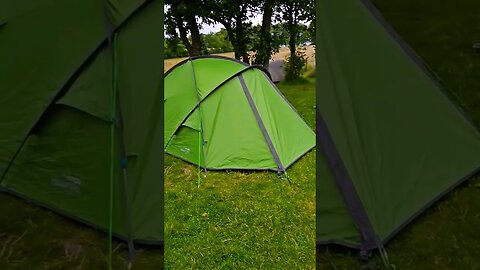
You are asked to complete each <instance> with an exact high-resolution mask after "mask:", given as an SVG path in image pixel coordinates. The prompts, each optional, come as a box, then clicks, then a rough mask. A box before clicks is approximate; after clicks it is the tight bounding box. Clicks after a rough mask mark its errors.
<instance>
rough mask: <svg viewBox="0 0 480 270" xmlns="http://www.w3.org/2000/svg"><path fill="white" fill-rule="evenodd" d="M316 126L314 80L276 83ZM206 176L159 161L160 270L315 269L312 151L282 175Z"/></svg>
mask: <svg viewBox="0 0 480 270" xmlns="http://www.w3.org/2000/svg"><path fill="white" fill-rule="evenodd" d="M279 89H281V91H282V92H283V93H284V94H285V96H286V97H287V99H288V100H290V101H291V103H292V105H294V106H295V107H296V108H297V110H298V111H299V113H300V114H301V115H302V116H303V117H304V118H305V120H306V121H307V123H308V124H310V125H311V126H312V128H314V125H315V109H314V104H315V92H314V91H315V81H314V80H313V79H309V80H307V81H303V82H301V83H296V84H280V85H279ZM288 174H289V177H291V178H292V181H293V183H289V182H288V181H285V180H282V179H280V178H279V177H278V176H277V175H276V174H275V173H273V172H258V171H257V172H247V171H243V172H240V171H230V172H226V171H217V172H214V171H210V172H208V174H207V178H206V179H205V180H204V181H203V183H202V184H201V186H200V188H199V189H198V188H197V187H196V181H197V173H196V167H195V166H193V165H190V164H188V163H185V162H183V161H180V160H178V159H175V158H173V157H171V156H168V155H166V156H165V219H166V220H165V269H314V268H315V255H314V254H315V250H314V246H315V244H314V243H315V150H312V151H311V152H309V153H308V154H307V155H305V156H304V157H302V158H301V159H300V160H299V161H298V162H296V163H295V164H294V165H293V166H292V167H291V168H289V170H288Z"/></svg>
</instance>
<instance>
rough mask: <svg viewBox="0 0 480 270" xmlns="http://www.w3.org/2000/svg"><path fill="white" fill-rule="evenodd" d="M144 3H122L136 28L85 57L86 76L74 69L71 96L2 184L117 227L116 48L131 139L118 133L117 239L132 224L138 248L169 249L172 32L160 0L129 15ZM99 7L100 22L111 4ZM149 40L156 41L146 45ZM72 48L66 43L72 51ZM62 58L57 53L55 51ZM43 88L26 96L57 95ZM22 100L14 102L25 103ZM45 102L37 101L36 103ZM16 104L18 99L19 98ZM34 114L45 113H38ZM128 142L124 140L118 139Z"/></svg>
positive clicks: (49, 116)
mask: <svg viewBox="0 0 480 270" xmlns="http://www.w3.org/2000/svg"><path fill="white" fill-rule="evenodd" d="M140 2H141V1H139V2H138V3H140ZM130 4H132V2H130ZM134 6H135V5H134ZM134 6H130V5H126V6H123V7H122V5H120V6H119V7H122V8H120V9H119V10H117V11H119V13H118V14H116V15H117V16H119V17H117V19H118V18H123V19H125V18H127V16H131V17H129V18H128V21H126V22H123V21H122V22H119V21H117V22H116V23H117V24H121V25H122V26H121V28H120V29H119V30H118V38H117V42H116V45H114V48H113V47H108V46H107V44H106V43H103V45H102V47H101V48H100V49H99V50H96V49H95V48H93V50H96V53H93V56H91V54H92V52H91V51H85V52H84V53H83V57H85V56H89V60H88V61H87V62H86V63H85V64H83V67H82V69H81V70H80V72H77V73H75V74H74V72H73V71H72V72H71V74H70V75H72V74H74V75H73V79H71V80H72V81H71V84H69V85H68V88H66V89H64V91H62V92H60V93H61V94H63V96H59V99H58V100H56V102H55V103H54V104H52V105H50V106H49V107H48V109H47V110H46V111H45V113H43V112H41V113H40V114H42V115H43V117H42V119H41V121H39V122H37V123H35V128H34V129H33V130H32V132H31V133H30V134H29V135H28V137H27V138H26V140H25V144H24V145H23V147H21V148H18V155H17V156H16V158H15V159H13V160H11V164H12V165H11V167H10V169H9V170H8V173H6V174H5V178H4V180H3V181H2V183H1V184H2V187H3V188H6V189H7V191H11V192H14V193H16V194H18V195H20V196H21V197H23V198H26V199H29V200H32V201H34V202H37V203H38V204H41V205H43V206H45V207H47V208H50V209H52V210H54V211H57V212H59V213H62V214H65V215H67V216H69V217H72V218H74V219H78V220H80V221H82V222H85V223H87V224H90V225H92V226H95V227H98V228H100V229H102V230H105V231H107V230H108V221H109V220H108V216H109V214H108V209H109V198H108V194H109V171H110V159H111V157H110V149H109V145H110V134H109V130H110V117H111V116H110V114H111V113H110V111H111V105H112V103H111V102H112V100H111V99H112V96H111V90H112V77H111V76H112V52H113V51H112V50H114V51H115V53H116V55H117V61H116V69H117V76H116V77H117V78H116V79H117V87H118V95H119V98H120V104H119V105H120V106H119V109H120V110H121V114H122V120H123V123H122V124H123V126H124V127H123V136H120V134H119V132H121V130H119V129H118V128H116V131H115V133H116V134H115V140H116V141H115V144H114V145H115V147H116V153H115V154H114V160H113V162H114V166H115V168H114V171H115V178H114V196H115V197H114V215H113V216H114V226H113V232H114V234H115V235H117V236H119V237H121V238H126V234H127V224H128V223H129V222H131V224H132V234H133V238H134V240H135V241H137V242H144V243H151V244H159V243H161V242H162V241H163V192H162V190H163V189H162V186H163V183H162V181H161V179H162V178H161V175H162V174H163V168H161V166H159V164H161V160H162V155H163V154H162V151H161V149H162V137H161V136H162V130H160V129H161V119H162V113H163V111H162V108H161V102H162V101H161V98H162V92H161V91H160V87H161V83H162V77H161V75H162V68H163V66H162V63H161V55H160V53H161V50H160V48H161V47H160V46H162V42H161V41H162V36H161V29H163V27H162V21H161V20H160V16H158V14H160V13H161V12H162V8H163V6H162V5H161V4H160V2H159V1H147V2H146V3H145V4H144V5H142V6H140V7H139V9H138V10H134V11H132V10H129V9H128V8H133V7H134ZM135 7H136V6H135ZM98 9H99V10H100V11H99V16H100V15H101V16H104V14H103V6H102V5H101V4H100V5H99V6H98ZM87 17H88V16H87ZM74 19H76V20H84V18H82V19H79V18H74ZM90 19H91V18H89V20H90ZM91 23H92V22H91ZM98 28H99V30H101V34H102V35H103V38H104V39H105V38H106V29H105V25H104V18H103V17H102V19H101V20H99V21H98ZM0 35H1V33H0ZM143 40H148V41H149V42H146V43H145V42H139V41H143ZM51 42H52V43H54V41H51ZM62 42H63V41H62ZM76 42H78V43H82V41H76ZM83 43H86V42H85V41H83ZM55 44H56V43H55ZM68 44H69V43H68V42H64V43H63V44H62V45H63V46H67V45H68ZM50 45H51V46H52V44H50ZM0 46H1V45H0ZM112 46H113V45H112ZM53 47H55V46H53ZM52 55H55V54H54V53H53V52H52ZM51 57H53V56H51ZM53 62H55V61H53ZM55 63H56V62H55ZM59 68H60V67H59ZM50 72H53V73H55V72H54V71H52V70H49V72H48V73H47V74H48V76H47V75H46V76H45V77H46V78H44V80H45V81H48V80H47V79H51V80H50V81H48V82H49V83H53V82H54V81H55V80H53V78H52V76H53V75H54V74H53V75H52V74H50ZM0 76H1V75H0ZM49 76H50V77H49ZM42 87H43V85H42V84H39V85H35V87H34V85H28V87H26V88H25V89H26V90H31V91H33V92H34V93H43V94H44V95H45V97H48V95H46V91H44V92H42V91H40V90H39V89H43V88H42ZM34 90H35V91H34ZM13 93H14V92H12V94H11V97H12V98H14V97H16V96H15V95H13ZM20 93H22V92H20ZM20 96H22V95H20ZM27 96H28V95H27ZM35 97H36V96H32V101H33V100H34V99H33V98H35ZM23 99H24V100H25V97H23ZM2 101H3V100H2ZM10 101H11V102H13V100H12V99H10ZM28 101H29V99H26V100H25V102H28ZM21 113H23V112H21ZM29 113H30V114H29V115H30V116H32V115H33V116H35V115H34V114H33V113H32V111H30V112H29ZM10 116H11V117H17V116H14V115H10ZM159 119H160V120H159ZM0 120H3V119H0ZM4 123H8V122H6V121H4V122H2V121H0V127H1V128H2V131H3V128H4V126H2V125H1V124H4ZM17 131H18V128H17ZM0 136H1V135H0ZM121 138H123V139H124V141H123V142H120V141H118V140H119V139H121ZM0 139H3V138H0ZM121 144H124V145H125V147H126V151H127V153H126V154H127V156H128V162H127V166H128V167H127V171H128V182H127V189H128V190H129V194H128V195H129V197H128V198H127V197H126V194H125V187H124V185H123V178H122V177H121V176H122V174H121V172H120V168H119V166H120V155H119V150H118V149H119V146H120V145H121ZM0 156H1V157H2V158H4V157H5V156H6V155H5V154H4V153H0ZM9 162H10V161H9ZM127 199H129V201H128V202H127V201H126V200H127ZM126 203H128V204H126ZM127 206H129V207H127ZM127 208H130V209H131V213H130V214H131V219H130V220H127V213H126V209H127Z"/></svg>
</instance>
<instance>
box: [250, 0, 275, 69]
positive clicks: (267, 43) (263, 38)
mask: <svg viewBox="0 0 480 270" xmlns="http://www.w3.org/2000/svg"><path fill="white" fill-rule="evenodd" d="M276 3H277V1H276V0H264V1H263V6H262V13H263V18H262V26H261V27H260V32H259V33H258V35H259V42H258V45H257V46H256V55H255V63H256V64H259V65H262V66H264V67H268V62H269V61H270V58H271V56H272V53H273V52H274V50H275V49H277V50H278V47H276V48H275V47H274V44H273V37H272V17H273V9H274V7H275V5H276Z"/></svg>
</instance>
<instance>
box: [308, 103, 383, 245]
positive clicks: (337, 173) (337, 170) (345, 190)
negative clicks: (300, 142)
mask: <svg viewBox="0 0 480 270" xmlns="http://www.w3.org/2000/svg"><path fill="white" fill-rule="evenodd" d="M317 145H321V148H322V151H323V153H324V154H325V158H326V160H327V162H328V165H329V166H330V169H331V170H332V173H333V175H334V179H335V183H336V185H337V187H338V189H339V191H340V194H341V195H342V197H343V200H344V201H345V204H346V206H347V209H348V212H349V213H350V215H351V217H352V219H353V222H354V223H355V225H356V226H357V229H358V231H359V233H360V236H361V239H362V244H361V250H362V251H368V250H372V249H376V248H379V247H380V246H381V242H380V240H379V239H378V237H377V235H376V234H375V231H374V229H373V227H372V224H371V223H370V220H369V218H368V214H367V212H366V211H365V208H364V206H363V203H362V201H361V199H360V197H359V195H358V193H357V190H356V188H355V186H354V184H353V181H352V179H351V177H350V175H349V173H348V170H347V168H346V167H345V164H344V163H343V160H342V158H341V156H340V153H339V152H338V150H337V148H336V146H335V143H334V141H333V139H332V137H331V134H330V132H329V131H328V127H327V124H326V122H325V120H324V119H323V118H322V115H321V114H320V112H319V110H318V107H317Z"/></svg>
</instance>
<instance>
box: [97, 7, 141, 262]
mask: <svg viewBox="0 0 480 270" xmlns="http://www.w3.org/2000/svg"><path fill="white" fill-rule="evenodd" d="M104 5H105V6H104V9H103V11H104V17H105V31H106V34H107V42H108V47H109V49H110V51H111V56H112V71H114V72H116V69H117V68H116V66H115V65H116V63H115V61H116V60H115V54H116V51H115V50H116V48H115V46H116V45H115V44H113V42H115V40H113V39H115V37H114V34H115V32H117V31H118V30H117V29H115V28H114V27H113V25H112V23H111V22H110V20H109V16H108V0H106V1H104ZM112 44H113V45H112ZM112 76H113V77H112V79H113V80H117V78H116V74H114V73H113V72H112ZM114 91H116V92H117V94H116V95H115V97H116V98H115V100H113V101H112V102H114V104H115V105H114V106H115V116H114V117H115V119H112V121H114V122H113V125H115V126H117V128H118V136H119V139H118V142H119V147H120V167H121V169H122V178H123V191H124V194H123V195H124V196H121V197H122V203H123V205H124V207H125V219H126V220H125V221H126V224H127V245H128V261H129V267H128V268H129V269H130V267H131V263H132V261H133V256H134V252H135V246H134V244H133V238H132V232H133V227H132V210H131V207H130V198H129V196H128V194H129V193H128V170H127V156H126V150H125V148H126V147H125V140H124V130H123V126H124V121H123V115H122V109H121V106H120V104H121V103H120V93H119V91H118V90H117V89H114ZM111 229H112V228H110V230H111Z"/></svg>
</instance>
